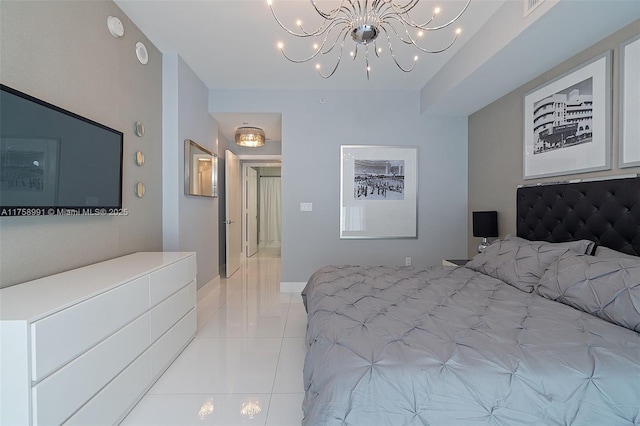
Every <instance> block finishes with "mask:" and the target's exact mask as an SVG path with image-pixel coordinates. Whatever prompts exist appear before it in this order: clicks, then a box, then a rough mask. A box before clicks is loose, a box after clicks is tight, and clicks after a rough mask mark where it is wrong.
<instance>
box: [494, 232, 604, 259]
mask: <svg viewBox="0 0 640 426" xmlns="http://www.w3.org/2000/svg"><path fill="white" fill-rule="evenodd" d="M504 239H505V240H510V241H518V242H520V243H522V244H530V243H531V241H529V240H525V239H524V238H520V237H516V236H515V235H507V236H506V237H504ZM535 242H537V243H545V244H553V245H554V246H556V247H566V248H568V249H569V250H571V251H575V252H576V253H580V254H591V253H593V249H594V247H595V245H596V243H595V242H593V241H589V240H576V241H567V242H564V243H550V242H548V241H535Z"/></svg>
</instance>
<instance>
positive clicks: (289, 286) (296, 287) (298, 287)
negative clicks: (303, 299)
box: [280, 281, 307, 293]
mask: <svg viewBox="0 0 640 426" xmlns="http://www.w3.org/2000/svg"><path fill="white" fill-rule="evenodd" d="M305 285H307V283H306V282H304V281H301V282H288V283H284V282H281V283H280V293H300V292H301V291H302V290H304V286H305Z"/></svg>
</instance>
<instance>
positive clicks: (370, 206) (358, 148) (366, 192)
mask: <svg viewBox="0 0 640 426" xmlns="http://www.w3.org/2000/svg"><path fill="white" fill-rule="evenodd" d="M340 154H341V156H340V157H341V167H340V238H343V239H358V238H361V239H367V238H368V239H385V238H394V239H395V238H417V237H418V225H417V217H418V216H417V210H418V203H417V194H418V191H417V182H418V148H417V147H408V146H375V145H343V146H341V147H340Z"/></svg>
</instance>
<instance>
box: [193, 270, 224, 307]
mask: <svg viewBox="0 0 640 426" xmlns="http://www.w3.org/2000/svg"><path fill="white" fill-rule="evenodd" d="M218 286H220V275H218V276H217V277H215V278H214V279H212V280H211V281H209V282H208V283H206V284H205V285H203V286H202V287H200V288H199V289H198V291H197V295H198V297H197V298H198V302H200V301H201V300H202V299H204V298H205V297H207V295H208V294H209V293H210V292H211V291H212V290H213V289H215V288H216V287H218Z"/></svg>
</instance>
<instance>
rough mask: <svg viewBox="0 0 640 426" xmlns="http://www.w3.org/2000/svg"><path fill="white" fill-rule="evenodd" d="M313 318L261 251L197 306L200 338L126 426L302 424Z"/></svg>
mask: <svg viewBox="0 0 640 426" xmlns="http://www.w3.org/2000/svg"><path fill="white" fill-rule="evenodd" d="M306 324H307V317H306V313H305V310H304V306H303V305H302V299H301V297H300V295H299V294H286V293H280V256H279V250H274V249H270V250H261V251H260V252H259V253H258V254H257V255H255V256H253V257H251V258H249V259H246V261H245V264H244V265H243V266H242V267H241V268H240V270H239V271H238V272H236V273H235V274H234V275H233V276H232V277H231V278H229V279H222V280H221V284H220V287H218V288H216V289H214V290H213V291H212V292H210V293H209V294H208V295H207V296H206V297H205V298H204V299H202V300H201V301H200V302H199V303H198V332H197V334H196V337H195V339H194V340H193V341H192V342H191V344H189V346H187V348H186V349H185V350H184V352H182V354H181V355H180V356H179V357H178V358H177V359H176V360H175V361H174V363H173V364H172V365H171V366H170V367H169V368H168V369H167V371H166V372H165V373H164V374H163V375H162V377H160V379H159V380H158V381H157V382H156V384H155V385H154V386H153V387H152V388H151V389H150V390H149V392H148V393H147V394H146V395H145V396H144V397H143V398H142V400H141V401H140V402H139V403H138V405H137V406H136V407H135V408H134V409H133V410H132V411H131V413H129V415H128V416H127V417H126V418H125V419H124V421H123V422H122V423H121V424H122V425H125V426H133V425H154V426H159V425H181V426H182V425H224V426H235V425H267V426H288V425H300V423H301V421H302V409H301V404H302V399H303V397H304V393H303V392H304V389H303V383H302V364H303V361H304V355H305V345H304V336H305V331H306Z"/></svg>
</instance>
